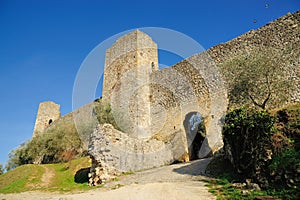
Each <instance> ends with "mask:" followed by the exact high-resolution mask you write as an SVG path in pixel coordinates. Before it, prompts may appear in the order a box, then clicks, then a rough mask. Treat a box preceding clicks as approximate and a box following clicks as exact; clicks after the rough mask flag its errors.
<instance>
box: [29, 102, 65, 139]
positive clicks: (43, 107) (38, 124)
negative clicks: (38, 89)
mask: <svg viewBox="0 0 300 200" xmlns="http://www.w3.org/2000/svg"><path fill="white" fill-rule="evenodd" d="M59 118H60V105H59V104H56V103H54V102H52V101H47V102H42V103H40V105H39V109H38V113H37V117H36V121H35V125H34V131H33V137H35V136H36V135H38V134H40V133H43V132H44V131H45V129H46V128H47V127H48V126H49V125H50V124H51V123H52V122H54V121H55V120H57V119H59Z"/></svg>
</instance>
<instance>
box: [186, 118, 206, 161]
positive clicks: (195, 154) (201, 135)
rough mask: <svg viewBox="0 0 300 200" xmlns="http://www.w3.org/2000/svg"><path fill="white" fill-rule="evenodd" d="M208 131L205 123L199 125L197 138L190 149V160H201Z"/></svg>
mask: <svg viewBox="0 0 300 200" xmlns="http://www.w3.org/2000/svg"><path fill="white" fill-rule="evenodd" d="M205 135H206V131H205V126H204V123H203V121H201V123H200V124H199V125H198V129H197V133H196V136H195V138H194V140H193V142H192V144H191V147H190V150H191V152H190V160H196V159H199V151H200V149H201V146H202V143H203V141H204V139H205Z"/></svg>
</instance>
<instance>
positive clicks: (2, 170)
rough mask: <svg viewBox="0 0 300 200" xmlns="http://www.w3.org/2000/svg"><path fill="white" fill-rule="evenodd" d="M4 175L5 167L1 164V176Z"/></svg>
mask: <svg viewBox="0 0 300 200" xmlns="http://www.w3.org/2000/svg"><path fill="white" fill-rule="evenodd" d="M3 173H4V169H3V165H2V164H1V163H0V175H2V174H3Z"/></svg>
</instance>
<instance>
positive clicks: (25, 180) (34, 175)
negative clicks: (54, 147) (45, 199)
mask: <svg viewBox="0 0 300 200" xmlns="http://www.w3.org/2000/svg"><path fill="white" fill-rule="evenodd" d="M90 166H91V162H90V159H89V158H88V157H84V158H78V159H75V160H72V161H69V162H67V163H58V164H46V165H32V164H29V165H22V166H20V167H17V168H15V169H14V170H11V171H9V172H7V173H5V174H3V175H1V176H0V193H19V192H25V191H33V190H39V191H49V192H75V191H84V190H90V189H95V187H89V186H88V183H87V182H85V183H76V182H75V180H74V177H75V174H76V172H78V171H79V170H81V169H84V168H88V167H90ZM44 167H46V168H48V169H49V170H50V171H52V172H54V174H53V175H52V178H51V179H50V180H49V181H50V182H49V184H47V186H43V182H42V176H43V174H44V172H45V168H44ZM98 187H102V186H98Z"/></svg>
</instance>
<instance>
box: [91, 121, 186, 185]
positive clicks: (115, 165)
mask: <svg viewBox="0 0 300 200" xmlns="http://www.w3.org/2000/svg"><path fill="white" fill-rule="evenodd" d="M164 139H165V141H161V140H159V139H158V138H150V139H146V140H142V139H140V138H132V137H129V136H128V134H126V133H123V132H120V131H118V130H116V129H114V128H113V126H112V125H110V124H104V125H98V126H97V127H96V128H95V130H94V132H93V134H92V136H91V138H90V144H89V150H88V153H89V155H90V156H91V158H92V168H91V171H90V174H89V184H90V185H99V184H101V183H103V182H105V181H108V180H112V179H113V178H114V177H115V176H116V175H118V174H120V173H122V172H129V171H138V170H143V169H149V168H153V167H159V166H163V165H167V164H171V163H172V162H174V161H176V160H183V159H184V157H183V156H184V155H183V154H184V152H185V149H184V147H185V145H183V143H185V141H186V139H185V138H184V137H183V135H182V134H181V133H180V132H177V133H174V134H171V135H169V137H168V139H167V138H164Z"/></svg>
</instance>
